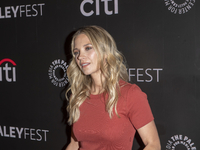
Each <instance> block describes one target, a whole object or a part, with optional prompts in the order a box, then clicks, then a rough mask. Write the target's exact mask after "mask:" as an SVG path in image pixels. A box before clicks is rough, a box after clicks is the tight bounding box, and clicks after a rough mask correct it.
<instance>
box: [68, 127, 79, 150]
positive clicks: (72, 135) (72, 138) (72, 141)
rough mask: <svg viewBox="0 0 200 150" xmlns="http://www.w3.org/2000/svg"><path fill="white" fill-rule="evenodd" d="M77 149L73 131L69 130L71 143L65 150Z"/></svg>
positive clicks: (77, 145)
mask: <svg viewBox="0 0 200 150" xmlns="http://www.w3.org/2000/svg"><path fill="white" fill-rule="evenodd" d="M78 149H79V144H78V141H77V140H76V138H75V136H74V133H73V130H71V142H70V143H69V145H68V146H67V148H66V149H65V150H78Z"/></svg>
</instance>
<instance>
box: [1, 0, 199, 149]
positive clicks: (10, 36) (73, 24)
mask: <svg viewBox="0 0 200 150" xmlns="http://www.w3.org/2000/svg"><path fill="white" fill-rule="evenodd" d="M93 24H95V25H99V26H102V27H103V28H105V29H106V30H107V31H108V32H109V33H111V35H112V36H113V37H114V39H115V40H116V43H117V46H118V49H119V50H120V51H121V52H122V53H123V54H124V56H125V58H126V61H127V72H128V74H129V82H131V83H136V84H137V85H139V86H140V87H141V89H142V90H143V91H144V92H145V93H147V95H148V100H149V104H150V105H151V108H152V112H153V114H154V117H155V122H156V126H157V128H158V132H159V136H160V140H161V144H162V150H197V149H198V148H199V147H200V144H199V142H198V140H199V139H200V137H199V135H200V130H199V126H200V120H199V115H200V109H199V107H200V92H199V91H200V83H199V81H200V76H199V75H200V70H199V66H200V65H199V64H198V62H199V61H198V57H197V52H199V49H200V47H199V46H200V45H199V43H198V41H200V32H199V31H200V3H199V2H198V1H195V0H162V1H156V0H153V1H149V0H145V1H141V0H134V1H123V0H78V1H74V0H67V1H61V0H58V1H54V0H52V1H47V0H44V1H35V0H30V1H28V2H27V3H25V2H24V1H17V2H16V1H14V0H10V1H4V2H0V33H1V37H0V48H1V50H0V90H1V92H0V100H1V101H0V118H1V120H0V145H1V149H3V150H7V149H20V150H26V149H27V148H28V149H29V150H36V149H37V150H44V149H58V150H64V149H65V148H66V145H67V143H68V142H69V140H70V136H69V135H70V128H71V127H70V126H68V124H67V123H66V122H67V121H66V120H67V113H66V109H65V108H66V105H67V101H66V99H65V91H66V88H67V84H68V78H67V74H66V70H67V68H68V65H69V62H70V60H71V54H70V53H71V52H70V49H69V47H70V39H71V36H72V33H73V31H75V30H76V29H78V28H79V27H81V26H85V25H93ZM139 141H140V140H139V139H138V137H136V140H134V142H133V148H132V149H133V150H138V149H140V148H141V146H142V144H141V143H140V142H139Z"/></svg>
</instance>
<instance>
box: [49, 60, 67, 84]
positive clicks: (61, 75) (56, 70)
mask: <svg viewBox="0 0 200 150" xmlns="http://www.w3.org/2000/svg"><path fill="white" fill-rule="evenodd" d="M67 68H68V65H67V62H65V61H64V60H61V59H56V60H54V61H52V63H51V65H50V66H49V70H48V75H49V79H50V80H51V83H52V84H53V85H55V86H58V87H64V86H65V85H66V84H67V83H68V78H67V73H66V72H67Z"/></svg>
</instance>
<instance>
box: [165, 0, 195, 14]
mask: <svg viewBox="0 0 200 150" xmlns="http://www.w3.org/2000/svg"><path fill="white" fill-rule="evenodd" d="M164 2H165V6H166V7H167V8H168V10H169V11H170V12H171V13H173V14H180V15H181V14H185V13H187V12H188V11H190V10H191V9H192V7H193V6H194V4H195V0H181V2H180V0H164Z"/></svg>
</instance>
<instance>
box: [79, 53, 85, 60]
mask: <svg viewBox="0 0 200 150" xmlns="http://www.w3.org/2000/svg"><path fill="white" fill-rule="evenodd" d="M84 58H85V54H84V53H83V52H79V55H78V59H79V60H81V59H84Z"/></svg>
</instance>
